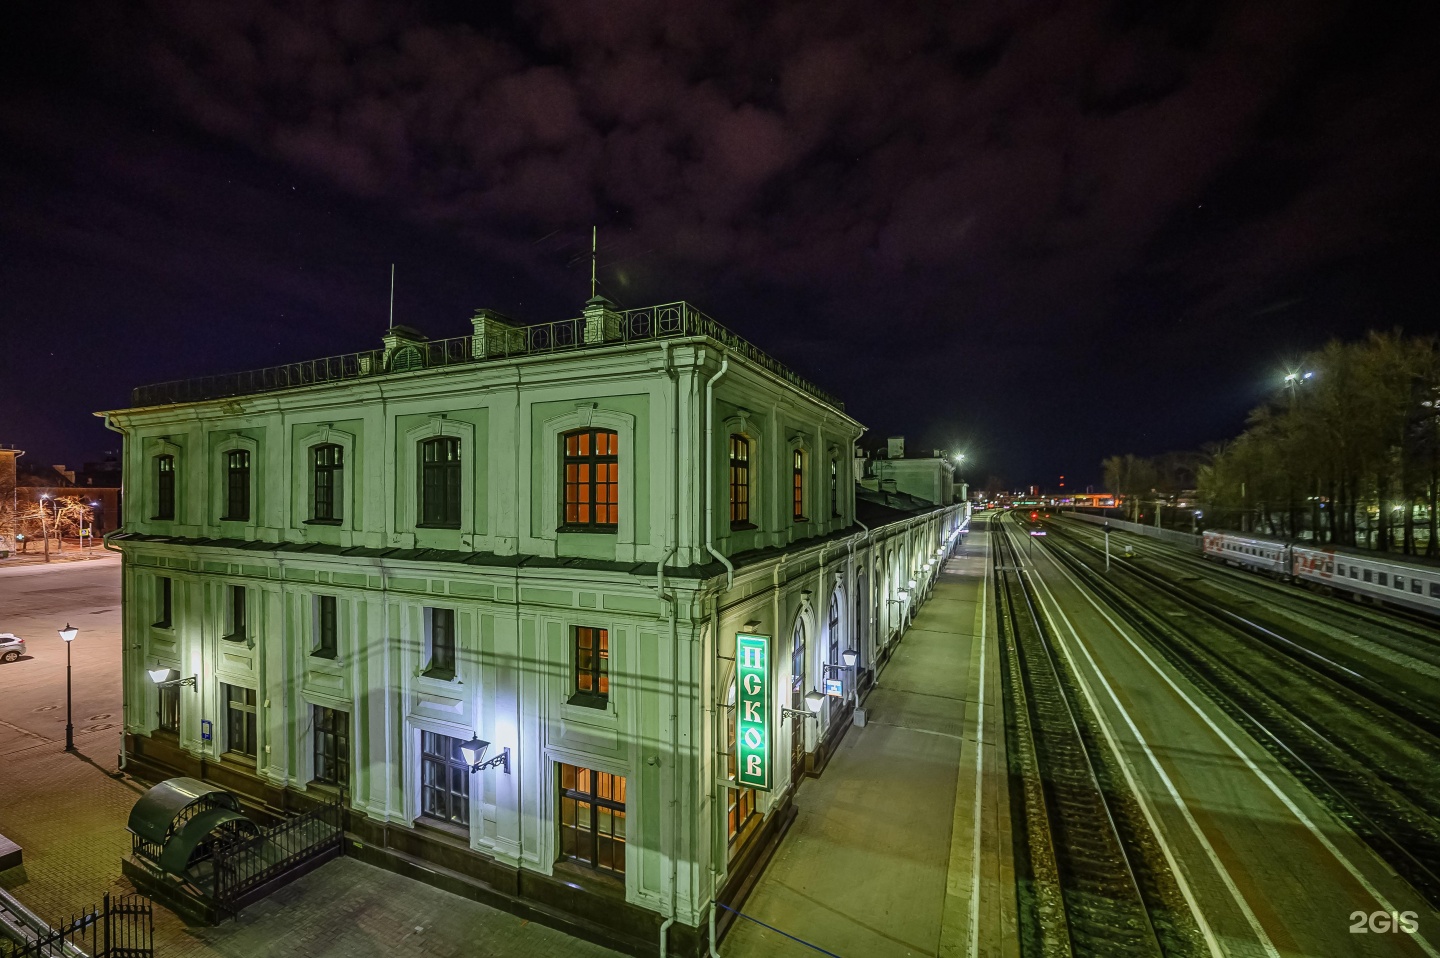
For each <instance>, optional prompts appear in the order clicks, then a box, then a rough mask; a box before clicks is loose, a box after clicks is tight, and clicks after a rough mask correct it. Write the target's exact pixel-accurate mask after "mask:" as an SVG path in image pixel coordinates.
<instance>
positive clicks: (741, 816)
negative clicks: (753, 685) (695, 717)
mask: <svg viewBox="0 0 1440 958" xmlns="http://www.w3.org/2000/svg"><path fill="white" fill-rule="evenodd" d="M735 701H736V689H735V683H734V682H731V683H730V699H729V703H728V704H729V705H730V707H729V708H727V709H726V710H725V711H726V713H727V714H726V720H725V777H726V778H727V779H729V780H730V781H732V782H733V781H735V779H736V772H737V769H736V766H735V722H736V715H735ZM725 791H726V796H725V820H726V842H727V843H728V844H729V845H731V846H734V844H735V841H736V839H738V838H739V837H740V836H741V835H742V834H743V833H744V831H745V825H746V824H747V823H748V822H749V821H750V819H751V818H752V817H753V816H754V815H755V814H756V813H757V812H758V811H759V809H758V808H757V807H756V806H757V802H756V800H755V789H753V788H738V787H736V786H734V785H731V786H729V787H728V788H726V789H725Z"/></svg>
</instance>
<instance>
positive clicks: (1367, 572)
mask: <svg viewBox="0 0 1440 958" xmlns="http://www.w3.org/2000/svg"><path fill="white" fill-rule="evenodd" d="M1365 581H1366V582H1369V581H1370V570H1369V569H1366V570H1365Z"/></svg>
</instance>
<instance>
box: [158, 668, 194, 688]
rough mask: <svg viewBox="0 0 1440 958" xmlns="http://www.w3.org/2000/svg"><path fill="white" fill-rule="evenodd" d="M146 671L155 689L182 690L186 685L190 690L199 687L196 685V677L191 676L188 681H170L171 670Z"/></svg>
mask: <svg viewBox="0 0 1440 958" xmlns="http://www.w3.org/2000/svg"><path fill="white" fill-rule="evenodd" d="M146 671H147V673H148V674H149V676H150V681H152V682H154V683H155V687H156V688H157V689H168V688H183V687H185V686H187V685H188V686H190V687H191V688H192V689H193V688H198V687H199V686H197V685H196V683H195V678H196V677H195V676H193V675H192V676H190V677H189V678H188V679H172V678H171V677H170V673H171V671H173V670H172V669H147V670H146Z"/></svg>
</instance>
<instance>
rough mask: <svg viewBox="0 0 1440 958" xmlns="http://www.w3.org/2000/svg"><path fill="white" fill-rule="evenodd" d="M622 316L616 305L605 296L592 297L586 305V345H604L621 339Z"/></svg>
mask: <svg viewBox="0 0 1440 958" xmlns="http://www.w3.org/2000/svg"><path fill="white" fill-rule="evenodd" d="M620 319H621V316H620V314H619V313H618V312H616V310H615V304H614V303H612V302H610V300H608V299H606V298H605V297H604V296H592V297H590V299H589V300H587V301H586V303H585V343H586V345H590V344H591V343H604V342H609V341H610V340H613V339H619V338H620Z"/></svg>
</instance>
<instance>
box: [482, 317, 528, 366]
mask: <svg viewBox="0 0 1440 958" xmlns="http://www.w3.org/2000/svg"><path fill="white" fill-rule="evenodd" d="M470 325H471V326H473V327H474V329H475V334H474V336H473V337H472V338H471V340H470V355H471V356H473V357H474V358H475V359H488V358H490V357H491V356H514V355H516V354H517V353H523V352H524V351H525V331H524V330H523V329H521V328H520V327H519V326H516V325H515V323H514V322H512V321H511V319H510V317H508V316H505V315H503V314H501V313H497V312H495V311H494V310H493V309H477V310H475V315H474V316H472V317H470Z"/></svg>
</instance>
